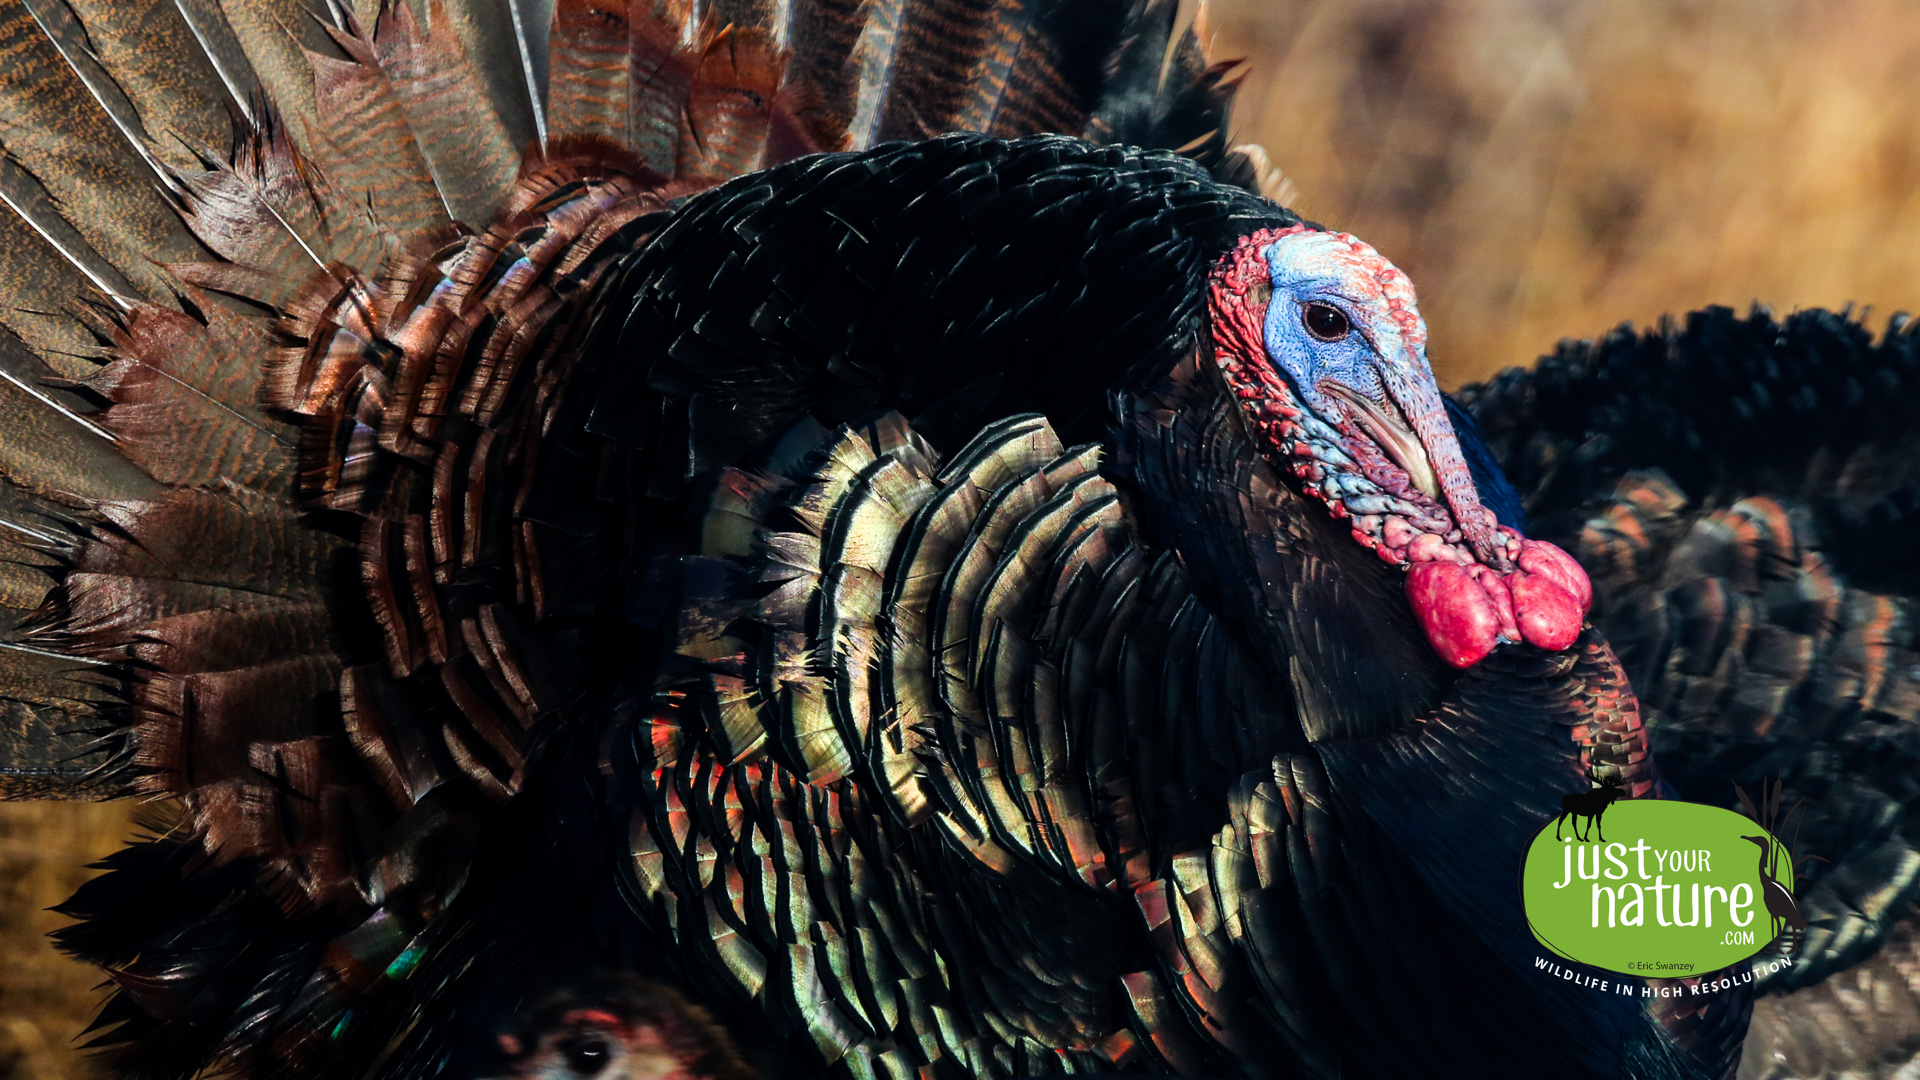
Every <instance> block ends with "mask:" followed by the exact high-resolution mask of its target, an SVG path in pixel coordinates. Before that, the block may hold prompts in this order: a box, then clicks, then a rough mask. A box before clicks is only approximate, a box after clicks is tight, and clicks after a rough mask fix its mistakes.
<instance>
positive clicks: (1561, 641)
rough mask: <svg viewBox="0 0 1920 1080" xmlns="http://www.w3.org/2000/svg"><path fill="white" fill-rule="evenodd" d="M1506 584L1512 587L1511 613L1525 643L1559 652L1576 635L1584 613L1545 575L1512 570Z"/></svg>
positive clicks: (1571, 596)
mask: <svg viewBox="0 0 1920 1080" xmlns="http://www.w3.org/2000/svg"><path fill="white" fill-rule="evenodd" d="M1507 584H1508V585H1510V586H1511V587H1512V589H1513V607H1514V613H1515V617H1516V619H1517V621H1518V622H1519V625H1520V636H1521V638H1522V639H1523V640H1525V641H1526V643H1527V644H1529V645H1535V646H1538V647H1540V648H1542V649H1547V650H1550V651H1552V652H1559V651H1560V650H1561V649H1564V648H1566V647H1567V646H1569V645H1572V644H1573V642H1574V639H1576V638H1578V637H1579V636H1580V617H1581V615H1583V614H1584V612H1583V611H1582V610H1581V606H1580V604H1579V603H1578V602H1577V601H1576V600H1575V599H1574V597H1573V594H1572V593H1569V592H1568V591H1567V590H1565V589H1563V588H1561V587H1560V586H1559V584H1558V583H1556V582H1554V581H1552V580H1551V579H1549V578H1548V577H1547V575H1545V574H1529V573H1527V572H1526V571H1525V570H1516V571H1514V572H1513V574H1512V576H1510V577H1509V578H1507Z"/></svg>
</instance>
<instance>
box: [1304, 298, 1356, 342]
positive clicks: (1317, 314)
mask: <svg viewBox="0 0 1920 1080" xmlns="http://www.w3.org/2000/svg"><path fill="white" fill-rule="evenodd" d="M1300 318H1301V321H1302V322H1305V323H1306V324H1307V333H1309V334H1312V335H1313V336H1314V337H1317V338H1319V339H1320V340H1321V341H1339V340H1340V339H1341V338H1343V337H1346V336H1347V332H1348V331H1349V330H1352V329H1353V324H1352V323H1349V322H1348V321H1347V313H1346V312H1344V311H1341V310H1340V309H1339V308H1337V307H1334V306H1333V305H1332V304H1323V303H1320V302H1318V301H1315V302H1314V303H1311V304H1308V305H1307V306H1306V310H1305V311H1303V312H1302V313H1301V315H1300Z"/></svg>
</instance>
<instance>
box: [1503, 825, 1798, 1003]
mask: <svg viewBox="0 0 1920 1080" xmlns="http://www.w3.org/2000/svg"><path fill="white" fill-rule="evenodd" d="M1602 821H1603V823H1604V826H1605V828H1604V836H1605V839H1604V840H1602V839H1601V830H1600V829H1597V828H1593V827H1591V824H1592V823H1589V826H1590V827H1589V828H1587V829H1585V830H1584V831H1582V830H1577V829H1575V828H1574V827H1573V826H1574V824H1577V822H1575V823H1573V824H1569V823H1567V822H1564V821H1562V822H1557V823H1556V824H1554V825H1548V826H1546V827H1545V828H1543V829H1541V830H1540V835H1538V836H1536V837H1534V839H1533V843H1532V844H1531V845H1530V846H1529V847H1528V848H1527V861H1526V866H1525V869H1524V870H1523V871H1522V877H1521V901H1522V903H1523V904H1524V905H1525V907H1526V912H1527V921H1528V923H1529V924H1530V925H1531V926H1532V928H1533V936H1534V937H1536V938H1538V939H1539V940H1540V944H1542V945H1545V946H1546V947H1547V948H1549V949H1551V950H1553V951H1554V952H1555V953H1557V954H1559V955H1560V956H1561V957H1563V958H1565V959H1568V960H1573V961H1577V962H1579V963H1582V964H1586V965H1589V966H1591V967H1596V968H1602V969H1604V970H1607V971H1615V972H1619V973H1620V974H1623V975H1637V976H1641V977H1643V978H1679V977H1682V976H1686V975H1699V974H1703V973H1705V972H1709V971H1715V970H1718V969H1720V968H1724V967H1727V966H1728V965H1730V964H1736V963H1739V962H1740V961H1742V960H1745V959H1747V958H1748V957H1751V956H1753V955H1755V954H1756V953H1758V952H1760V951H1761V950H1762V949H1765V948H1766V947H1767V946H1768V945H1769V944H1771V943H1772V942H1773V940H1774V938H1775V937H1777V936H1779V934H1780V932H1781V931H1782V929H1784V927H1785V925H1786V922H1787V915H1786V909H1787V907H1789V906H1790V905H1791V904H1792V902H1793V895H1792V885H1793V876H1792V875H1793V871H1792V869H1791V868H1790V867H1789V866H1788V856H1787V853H1786V850H1785V848H1784V846H1783V845H1782V844H1781V843H1780V842H1779V841H1778V840H1776V839H1775V838H1774V837H1773V836H1772V835H1771V834H1769V833H1768V832H1767V831H1766V830H1764V829H1762V828H1761V827H1760V826H1759V825H1758V824H1756V823H1755V822H1753V821H1752V820H1751V819H1749V818H1745V817H1742V816H1741V815H1739V814H1736V813H1734V812H1733V811H1731V810H1723V809H1721V808H1719V807H1717V806H1705V805H1702V804H1700V803H1687V802H1671V801H1667V800H1663V799H1634V800H1627V801H1622V802H1617V803H1614V804H1612V805H1611V806H1610V807H1607V808H1606V809H1605V811H1604V818H1603V819H1602ZM1556 826H1557V828H1558V831H1559V833H1560V835H1559V836H1558V837H1556V836H1555V831H1556ZM1796 910H1797V909H1796ZM1794 917H1797V915H1796V916H1794Z"/></svg>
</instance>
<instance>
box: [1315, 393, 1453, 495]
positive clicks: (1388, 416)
mask: <svg viewBox="0 0 1920 1080" xmlns="http://www.w3.org/2000/svg"><path fill="white" fill-rule="evenodd" d="M1319 389H1320V392H1321V393H1323V394H1326V395H1327V396H1328V397H1331V398H1335V399H1337V400H1338V401H1339V402H1340V403H1341V404H1342V405H1345V406H1346V407H1347V411H1348V412H1349V413H1350V414H1351V415H1352V416H1353V419H1354V422H1355V423H1357V424H1359V425H1360V427H1361V429H1362V430H1364V431H1365V432H1366V433H1367V436H1368V437H1369V438H1371V439H1372V440H1373V441H1374V442H1375V443H1376V444H1378V445H1379V447H1380V449H1382V450H1384V451H1386V453H1387V456H1388V457H1390V458H1392V459H1393V463H1394V464H1395V465H1398V466H1400V468H1401V469H1402V470H1404V471H1405V472H1406V474H1407V478H1408V479H1409V480H1411V481H1412V482H1413V486H1414V487H1415V488H1418V489H1419V491H1420V493H1421V494H1423V495H1425V496H1426V497H1427V498H1429V499H1432V500H1434V501H1435V502H1438V501H1440V481H1439V478H1438V477H1436V476H1435V475H1434V472H1433V461H1432V459H1430V458H1429V457H1427V448H1426V447H1425V446H1424V445H1422V444H1421V442H1420V436H1419V435H1417V434H1415V433H1414V430H1413V425H1412V424H1410V423H1408V422H1407V418H1406V415H1405V414H1404V413H1402V412H1401V411H1400V408H1399V406H1398V405H1396V404H1395V403H1393V402H1392V401H1388V402H1386V403H1384V404H1383V403H1379V402H1375V401H1371V400H1368V398H1367V396H1366V395H1364V394H1361V393H1358V392H1356V391H1354V390H1351V389H1349V388H1348V387H1346V386H1344V385H1342V384H1340V383H1336V382H1331V381H1329V382H1326V383H1322V384H1321V385H1320V388H1319Z"/></svg>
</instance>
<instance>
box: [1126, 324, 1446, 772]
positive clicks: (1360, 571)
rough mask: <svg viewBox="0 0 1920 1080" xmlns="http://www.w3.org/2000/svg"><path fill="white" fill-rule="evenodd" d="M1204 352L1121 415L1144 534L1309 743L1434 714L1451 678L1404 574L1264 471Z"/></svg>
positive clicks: (1281, 474) (1285, 480)
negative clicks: (1230, 635)
mask: <svg viewBox="0 0 1920 1080" xmlns="http://www.w3.org/2000/svg"><path fill="white" fill-rule="evenodd" d="M1201 350H1207V351H1201ZM1201 350H1196V351H1195V352H1194V353H1192V354H1191V355H1190V356H1189V357H1188V358H1187V359H1186V360H1185V361H1183V362H1182V363H1180V364H1179V365H1178V366H1176V367H1175V368H1174V369H1173V370H1171V371H1170V372H1168V374H1167V375H1166V376H1165V377H1164V378H1163V379H1161V380H1160V381H1159V382H1158V383H1156V384H1154V385H1152V386H1150V387H1148V388H1147V389H1145V390H1144V391H1141V392H1138V393H1135V394H1132V395H1130V396H1128V397H1127V398H1125V399H1123V400H1122V402H1121V403H1120V404H1119V407H1118V410H1117V416H1116V426H1115V430H1114V443H1115V447H1116V452H1115V455H1114V458H1115V465H1114V470H1113V471H1114V472H1115V473H1116V474H1118V475H1121V476H1124V477H1126V483H1127V484H1128V486H1130V487H1131V488H1133V489H1134V490H1135V491H1136V492H1137V493H1138V495H1139V497H1138V498H1137V499H1136V500H1135V505H1137V506H1139V507H1141V508H1142V509H1141V519H1142V526H1143V530H1144V531H1145V532H1146V534H1147V535H1149V536H1150V537H1152V538H1153V539H1154V540H1155V541H1157V542H1158V543H1159V544H1160V545H1161V546H1163V547H1166V548H1171V549H1173V550H1177V551H1180V552H1181V553H1182V554H1183V555H1184V556H1185V559H1184V561H1185V564H1186V565H1187V566H1188V567H1189V569H1190V571H1191V573H1192V575H1193V577H1194V588H1195V591H1196V593H1197V594H1198V595H1199V596H1200V597H1201V598H1202V599H1203V602H1204V603H1205V604H1206V606H1207V607H1208V608H1209V610H1211V611H1213V612H1215V613H1217V615H1218V616H1219V617H1220V618H1222V619H1223V620H1224V621H1225V622H1226V623H1227V625H1229V626H1231V627H1232V628H1233V631H1234V632H1235V633H1236V635H1237V636H1238V638H1239V640H1240V641H1242V642H1244V643H1245V648H1246V650H1247V651H1248V652H1249V654H1250V655H1252V656H1253V657H1255V658H1256V659H1257V661H1258V662H1259V663H1260V664H1261V665H1262V666H1263V670H1264V672H1265V675H1266V677H1267V679H1268V680H1269V681H1270V682H1271V683H1272V684H1273V685H1274V686H1276V687H1283V688H1284V694H1285V696H1286V698H1287V699H1288V702H1289V704H1290V706H1291V708H1290V711H1291V714H1292V723H1293V725H1294V726H1295V727H1296V728H1297V729H1298V730H1299V731H1300V733H1301V735H1302V736H1303V737H1304V738H1305V739H1307V740H1309V741H1313V742H1320V741H1323V740H1326V739H1335V738H1351V737H1360V736H1368V735H1381V734H1385V733H1388V732H1391V731H1394V730H1396V729H1397V728H1399V727H1400V726H1402V725H1404V724H1405V723H1407V722H1408V721H1411V720H1413V719H1414V718H1415V717H1418V716H1421V715H1424V714H1426V713H1428V712H1429V711H1431V710H1432V709H1433V708H1434V707H1435V706H1437V705H1438V704H1439V702H1440V700H1441V696H1442V694H1443V693H1444V692H1445V690H1446V688H1447V687H1448V686H1449V685H1450V684H1451V683H1452V681H1453V679H1452V673H1451V672H1450V671H1448V670H1446V669H1444V668H1443V667H1442V666H1441V665H1440V664H1439V663H1437V662H1436V661H1435V658H1434V656H1433V650H1432V649H1431V648H1429V647H1428V646H1427V644H1426V641H1425V639H1424V638H1423V637H1422V634H1421V630H1420V628H1419V626H1418V624H1417V622H1416V621H1415V620H1414V618H1413V616H1412V613H1411V612H1410V611H1409V609H1408V607H1407V604H1406V600H1405V598H1404V592H1403V577H1404V575H1403V573H1402V572H1401V571H1400V570H1399V569H1397V568H1395V567H1391V566H1388V565H1386V564H1385V563H1383V562H1381V561H1380V560H1379V559H1378V558H1376V557H1374V556H1373V554H1372V553H1371V552H1369V551H1367V550H1366V549H1365V548H1363V547H1361V546H1360V545H1359V544H1357V543H1355V542H1354V540H1353V536H1352V533H1351V531H1350V529H1349V528H1348V525H1347V523H1345V522H1343V521H1339V520H1336V519H1334V518H1333V517H1332V516H1331V515H1329V514H1328V513H1327V511H1326V509H1325V507H1324V506H1322V505H1321V504H1319V503H1317V502H1315V501H1312V500H1309V499H1307V498H1306V497H1304V496H1303V495H1301V494H1300V492H1299V491H1298V490H1297V488H1296V486H1295V485H1296V484H1297V481H1296V480H1294V479H1293V478H1292V477H1291V476H1290V475H1289V474H1288V473H1287V472H1286V470H1284V469H1276V468H1275V467H1274V465H1273V463H1271V462H1269V461H1267V460H1266V458H1265V457H1264V455H1262V454H1261V452H1260V451H1259V449H1258V448H1257V444H1256V441H1255V439H1254V438H1253V436H1252V435H1251V433H1250V432H1249V431H1248V430H1247V428H1246V425H1245V422H1244V419H1243V414H1242V411H1241V410H1240V409H1239V408H1237V407H1236V405H1235V402H1234V400H1233V397H1232V395H1231V393H1230V391H1229V389H1228V387H1227V385H1226V382H1225V380H1224V379H1222V378H1221V376H1220V373H1219V371H1218V369H1217V368H1215V367H1214V365H1213V362H1212V359H1211V357H1210V356H1209V355H1208V352H1210V349H1208V347H1207V346H1204V345H1203V346H1202V347H1201Z"/></svg>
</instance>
